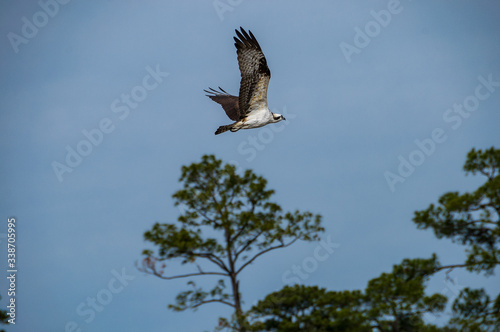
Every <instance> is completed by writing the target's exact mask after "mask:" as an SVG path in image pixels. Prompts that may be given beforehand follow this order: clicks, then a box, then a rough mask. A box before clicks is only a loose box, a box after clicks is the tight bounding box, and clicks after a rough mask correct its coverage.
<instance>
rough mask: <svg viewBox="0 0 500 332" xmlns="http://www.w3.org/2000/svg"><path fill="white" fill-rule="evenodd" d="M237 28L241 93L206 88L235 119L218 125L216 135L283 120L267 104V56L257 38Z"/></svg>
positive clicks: (236, 43) (209, 95)
mask: <svg viewBox="0 0 500 332" xmlns="http://www.w3.org/2000/svg"><path fill="white" fill-rule="evenodd" d="M240 29H241V32H240V31H238V30H235V31H236V36H238V38H236V37H234V41H235V43H234V46H236V54H237V55H238V65H239V67H240V72H241V82H240V95H239V96H232V95H230V94H229V93H227V92H226V91H224V90H223V89H222V88H221V87H219V89H220V91H217V90H214V89H212V88H209V90H210V91H207V90H203V91H205V92H206V93H208V95H207V97H210V99H212V100H213V101H215V102H216V103H219V104H220V105H221V106H222V108H223V109H224V111H225V112H226V114H227V116H228V117H229V118H230V119H231V120H233V121H236V122H234V123H232V124H230V125H226V126H220V127H219V129H217V131H216V132H215V135H218V134H221V133H223V132H226V131H228V130H231V131H232V132H235V131H238V130H240V129H251V128H259V127H262V126H265V125H267V124H269V123H276V122H280V121H281V120H286V119H285V117H283V115H281V114H277V113H273V112H271V111H270V110H269V108H268V107H267V86H268V85H269V79H270V78H271V72H270V71H269V68H268V67H267V62H266V57H265V56H264V53H263V52H262V49H261V48H260V45H259V43H258V42H257V39H255V37H254V35H253V34H252V32H251V31H250V30H248V33H247V32H246V31H245V30H244V29H243V28H242V27H240Z"/></svg>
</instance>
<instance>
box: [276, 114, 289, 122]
mask: <svg viewBox="0 0 500 332" xmlns="http://www.w3.org/2000/svg"><path fill="white" fill-rule="evenodd" d="M281 120H286V119H285V117H284V116H283V115H281V114H278V113H273V122H280V121H281Z"/></svg>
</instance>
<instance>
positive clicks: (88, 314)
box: [64, 267, 135, 332]
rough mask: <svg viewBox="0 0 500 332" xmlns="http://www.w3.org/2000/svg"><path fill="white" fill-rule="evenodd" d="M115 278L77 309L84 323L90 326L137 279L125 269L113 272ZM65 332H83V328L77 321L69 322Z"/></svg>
mask: <svg viewBox="0 0 500 332" xmlns="http://www.w3.org/2000/svg"><path fill="white" fill-rule="evenodd" d="M111 274H112V275H113V277H112V278H111V279H109V281H108V283H107V284H106V287H103V288H101V289H100V290H99V291H97V292H96V295H95V296H94V297H90V296H88V297H87V298H86V299H85V301H82V302H81V303H80V304H78V306H77V307H76V309H75V310H76V313H77V314H78V316H80V317H81V318H82V319H83V322H85V323H86V324H90V323H92V322H93V321H94V319H95V317H96V316H97V314H98V313H101V312H103V311H104V309H105V308H106V306H108V305H109V304H110V303H111V302H112V301H113V299H114V298H115V296H116V295H118V294H120V293H121V292H123V290H124V289H125V287H126V286H128V285H129V282H130V281H132V280H134V279H135V276H133V275H130V274H127V273H126V272H125V268H124V267H123V268H122V270H121V272H118V271H116V270H111ZM64 331H65V332H82V328H81V327H80V325H78V323H77V322H75V321H69V322H67V323H66V324H65V326H64Z"/></svg>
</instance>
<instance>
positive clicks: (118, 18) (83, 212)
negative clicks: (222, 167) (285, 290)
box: [0, 0, 500, 332]
mask: <svg viewBox="0 0 500 332" xmlns="http://www.w3.org/2000/svg"><path fill="white" fill-rule="evenodd" d="M216 6H219V7H218V8H219V9H217V8H216ZM0 7H1V10H0V17H1V19H0V32H1V33H0V36H2V39H1V40H2V41H1V48H0V58H1V62H0V75H1V77H2V79H1V82H0V91H1V94H2V100H1V101H0V109H1V112H0V124H1V132H0V148H1V152H2V156H3V158H2V162H1V164H0V174H1V177H2V186H1V188H0V211H1V216H2V218H3V219H4V223H2V225H1V226H0V241H1V248H2V251H3V252H4V253H2V254H1V257H2V258H1V261H2V263H1V266H2V270H4V272H2V273H3V274H4V275H5V274H6V272H5V270H6V269H5V262H6V237H5V236H6V235H5V234H6V232H7V226H6V224H7V218H8V217H9V216H15V217H16V220H17V242H16V244H17V261H18V262H17V264H18V270H19V272H18V274H17V292H16V300H17V303H18V307H17V310H18V311H17V315H18V316H17V320H16V325H15V326H8V327H7V331H9V332H10V331H65V330H71V329H72V328H73V326H74V327H75V329H76V327H78V328H80V329H81V330H82V331H98V332H99V331H118V330H119V331H153V332H156V331H203V330H211V329H212V327H213V326H215V325H216V323H217V317H219V316H228V315H229V314H230V310H228V309H226V308H225V307H223V306H222V305H218V304H213V305H207V306H205V307H202V308H200V309H199V310H198V311H196V312H182V313H175V312H172V311H170V310H167V308H166V306H167V305H168V304H169V303H173V301H174V299H175V295H176V294H177V293H178V292H179V291H180V290H182V289H184V288H185V287H186V286H185V283H186V281H187V280H175V281H164V280H159V279H157V278H154V277H152V276H147V275H144V274H142V273H140V272H138V271H137V270H136V268H135V266H134V262H135V261H136V260H138V259H140V257H141V255H140V253H141V251H142V250H143V249H146V248H152V247H151V246H150V245H149V244H147V243H145V242H144V241H143V233H144V232H145V231H146V230H148V229H150V228H151V226H152V225H153V224H154V223H155V222H157V221H159V222H175V220H176V218H177V216H178V215H179V213H180V211H179V210H178V209H177V208H176V207H174V206H173V202H172V200H171V195H172V194H173V193H174V192H175V191H176V190H178V189H179V183H178V178H179V176H180V167H181V166H182V165H187V164H190V163H192V162H198V161H199V160H200V158H201V156H202V155H203V154H212V153H213V154H215V155H216V156H217V157H218V158H221V159H223V160H224V161H226V162H229V161H231V162H233V163H235V164H237V165H238V166H239V167H240V168H242V169H246V168H251V169H253V170H254V171H255V172H256V173H258V174H260V175H262V176H264V177H265V178H266V179H268V181H269V187H270V188H273V189H275V190H276V194H275V196H274V200H275V201H276V202H278V203H279V204H281V205H282V206H283V208H284V209H285V210H294V209H296V208H298V209H301V210H309V211H312V212H315V213H320V214H322V215H323V222H324V226H325V228H326V232H325V234H324V238H325V239H327V238H328V237H329V238H330V239H331V242H333V243H335V244H336V247H335V250H334V252H333V253H332V254H330V255H329V256H328V258H327V259H326V260H324V261H320V262H316V263H317V266H315V268H314V269H312V268H310V267H309V269H310V270H313V271H312V272H310V273H308V274H307V278H305V279H304V280H303V281H302V282H303V283H304V284H307V285H319V286H322V287H326V288H328V289H330V290H344V289H364V288H365V287H366V284H367V282H368V281H369V280H370V279H372V278H375V277H377V276H378V275H380V273H382V272H387V271H390V270H391V268H392V265H393V264H398V263H400V262H401V260H402V259H404V258H415V257H424V258H425V257H430V255H431V254H432V253H433V252H436V253H437V254H438V255H439V258H440V261H441V262H442V263H444V264H453V263H459V262H462V261H463V259H464V257H465V256H464V248H463V247H461V246H459V245H455V244H452V243H451V242H450V241H448V240H437V239H436V238H435V237H434V235H433V234H432V232H431V231H420V230H417V229H416V227H415V225H414V224H413V223H412V221H411V219H412V216H413V212H414V211H415V210H419V209H424V208H426V207H427V206H428V205H429V204H430V203H432V202H435V201H436V200H437V198H438V197H439V196H440V195H442V194H443V193H444V192H446V191H454V190H458V191H461V192H463V191H467V190H473V189H474V188H476V187H477V186H478V185H479V184H480V183H481V182H482V179H481V178H479V177H472V176H468V177H466V176H465V175H464V173H463V171H462V166H463V163H464V161H465V155H466V153H467V152H468V151H469V150H470V149H471V148H472V147H476V148H488V147H491V146H493V145H496V146H497V147H498V143H499V142H500V131H499V130H498V125H499V123H500V112H499V104H500V87H498V83H495V82H500V58H499V56H498V55H499V54H500V39H499V38H498V31H500V19H499V14H498V13H500V4H498V2H496V1H493V0H491V1H482V2H481V3H480V4H476V3H472V2H470V1H454V2H449V1H430V0H429V1H418V2H417V1H409V0H401V1H400V2H397V1H393V0H391V1H371V2H355V3H353V2H351V1H316V2H305V1H263V0H262V1H260V0H259V1H257V0H254V1H249V0H242V1H228V0H220V1H189V2H187V1H185V2H181V1H175V2H174V1H142V2H141V1H116V0H115V1H113V0H110V1H101V2H92V3H88V2H84V1H76V0H73V1H69V2H68V3H64V1H62V0H61V2H60V3H59V2H57V3H56V2H54V1H51V0H42V1H41V2H40V3H39V2H37V1H24V2H17V1H12V0H7V1H2V3H1V4H0ZM42 7H45V11H44V9H43V8H42ZM384 13H385V16H384ZM387 13H389V14H390V16H388V15H387ZM377 19H378V21H377ZM35 23H36V24H37V25H38V27H37V26H36V25H34V24H35ZM240 26H242V27H244V28H246V29H250V30H252V32H253V33H254V35H255V36H256V37H257V39H258V41H259V43H260V45H261V46H262V48H263V50H264V52H265V54H266V58H267V62H268V65H269V67H270V69H271V73H272V78H271V82H270V87H269V93H268V101H269V106H270V108H271V109H272V110H273V111H275V112H277V113H284V114H285V116H286V118H287V121H286V122H283V123H280V124H276V125H274V127H272V126H267V127H264V128H261V129H256V130H251V131H240V132H238V133H226V134H223V135H218V136H215V135H214V134H213V133H214V131H215V130H216V129H217V127H218V126H219V125H223V124H228V123H230V120H228V119H227V118H226V116H225V114H224V112H223V111H222V109H221V108H220V107H219V106H218V105H216V104H215V103H213V102H212V101H210V100H209V99H208V98H207V97H205V96H204V93H203V91H202V90H203V89H206V88H207V87H216V86H219V85H220V86H221V87H222V88H224V89H225V90H227V91H228V92H230V93H233V94H237V91H238V87H239V72H238V66H237V61H236V54H235V49H234V45H233V40H232V37H233V35H234V29H235V28H238V27H240ZM359 31H361V33H360V32H359ZM346 45H349V46H346ZM346 47H347V49H348V50H350V51H346ZM354 48H355V51H354ZM152 72H154V73H155V74H151V73H152ZM148 75H149V76H148ZM485 80H486V81H488V80H490V81H493V83H490V84H489V85H488V83H486V85H485V84H484V81H485ZM482 82H483V83H482ZM495 84H496V86H495ZM489 89H490V90H489ZM478 91H479V92H478ZM478 93H479V95H478ZM130 96H132V97H130ZM478 96H479V97H478ZM127 98H131V99H128V101H127ZM462 104H465V106H463V107H464V109H465V107H467V109H465V111H464V110H462V111H457V108H456V107H460V105H462ZM456 105H458V106H456ZM433 132H434V134H433ZM85 133H86V134H85ZM86 135H87V136H90V137H92V139H93V140H94V144H93V143H92V142H90V141H91V139H90V138H88V137H87V136H86ZM431 140H432V143H431ZM89 142H90V143H89ZM419 146H420V147H419ZM422 146H423V147H422ZM68 151H77V153H78V151H80V152H81V154H83V156H80V158H81V159H78V157H75V156H72V157H68V156H67V155H68V153H70V152H68ZM71 153H73V152H71ZM71 153H70V154H71ZM66 158H69V159H68V160H69V164H68V160H66ZM401 160H404V161H401ZM410 161H411V162H412V163H413V166H408V165H406V166H400V164H402V163H403V164H405V163H410ZM70 164H71V165H70ZM54 165H59V166H58V167H61V165H63V166H64V167H67V168H64V167H62V168H58V169H60V171H59V176H58V175H57V174H56V173H58V172H55V171H54ZM398 168H399V169H398ZM62 170H64V171H62ZM61 172H62V173H61ZM388 174H391V175H388ZM388 176H389V178H390V179H392V180H391V181H392V182H391V181H389V182H388V181H387V179H386V178H387V177H388ZM394 179H398V180H394ZM391 183H392V184H391ZM317 246H318V243H298V244H296V245H294V246H292V247H290V248H287V249H284V250H281V251H275V252H273V253H271V254H268V255H266V256H263V257H262V258H261V259H260V260H258V261H256V262H255V263H254V264H253V265H252V266H251V267H250V268H249V269H247V271H246V272H245V273H243V274H242V281H241V290H242V294H243V299H244V301H245V305H244V307H245V309H248V308H249V307H250V306H251V305H252V304H253V303H254V302H255V301H257V300H258V299H261V298H263V297H264V296H265V295H266V294H268V293H270V292H272V291H274V290H277V289H281V288H282V287H283V286H284V285H285V283H286V282H284V280H283V279H284V278H283V276H284V275H287V274H286V273H287V271H291V269H292V267H293V266H294V265H296V266H302V265H303V264H304V262H310V261H311V257H314V251H315V248H316V247H317ZM310 264H312V263H310ZM311 266H313V265H311ZM188 269H189V267H187V266H184V267H181V266H179V265H177V264H175V263H173V264H169V271H170V272H171V273H172V274H175V273H178V272H182V271H187V270H188ZM450 276H451V277H452V278H454V280H455V284H451V283H449V282H446V280H445V279H446V278H445V274H444V273H442V274H438V275H436V276H435V277H433V279H432V281H431V283H430V285H429V292H442V293H444V294H445V295H447V296H448V297H450V298H451V299H453V297H454V296H456V294H457V293H458V290H459V289H460V287H463V286H470V287H486V288H487V289H488V291H489V292H491V293H492V294H494V293H498V292H499V291H500V287H499V286H498V285H499V283H498V277H497V276H492V277H489V278H484V277H483V276H477V275H475V274H470V273H467V272H464V271H453V272H452V273H451V274H450ZM285 279H286V278H285ZM201 283H202V284H206V285H210V283H211V280H210V281H202V282H201ZM7 289H8V284H7V282H6V279H5V278H2V279H1V281H0V295H1V296H2V300H1V301H0V304H1V305H2V307H5V306H6V305H7V300H8V296H7V291H6V290H7ZM97 296H99V297H100V298H101V300H102V301H103V302H105V303H106V304H105V305H102V306H100V307H99V310H98V309H91V307H90V306H89V305H87V304H86V302H87V299H88V298H96V297H97ZM447 318H448V316H447V315H446V314H445V315H442V316H441V317H428V319H430V320H432V321H435V322H442V321H445V320H447Z"/></svg>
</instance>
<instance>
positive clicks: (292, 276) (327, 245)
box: [281, 235, 340, 284]
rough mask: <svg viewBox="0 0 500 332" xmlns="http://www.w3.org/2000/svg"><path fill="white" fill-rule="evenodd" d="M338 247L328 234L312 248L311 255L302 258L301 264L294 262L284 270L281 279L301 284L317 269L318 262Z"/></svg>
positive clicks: (322, 260)
mask: <svg viewBox="0 0 500 332" xmlns="http://www.w3.org/2000/svg"><path fill="white" fill-rule="evenodd" d="M338 247H340V244H339V243H335V242H332V239H331V237H330V235H328V236H327V238H326V240H321V241H320V243H319V244H318V245H317V246H316V248H314V251H313V254H312V255H311V256H307V257H306V258H304V259H303V260H302V264H300V265H295V264H294V265H292V267H291V268H290V269H288V270H286V271H285V272H284V273H283V275H282V276H281V280H282V281H283V283H284V284H301V283H302V281H303V280H306V279H307V278H309V276H310V274H311V273H314V272H315V271H316V270H317V269H318V266H319V263H320V262H324V261H326V260H327V259H328V258H329V257H330V256H331V255H332V254H333V253H334V252H335V249H336V248H338Z"/></svg>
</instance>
